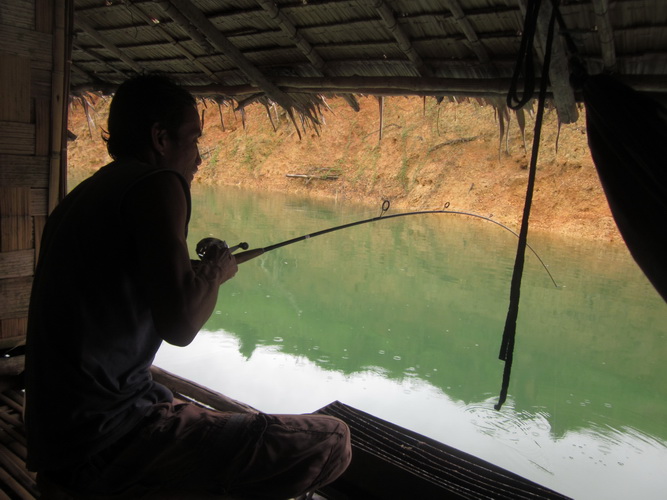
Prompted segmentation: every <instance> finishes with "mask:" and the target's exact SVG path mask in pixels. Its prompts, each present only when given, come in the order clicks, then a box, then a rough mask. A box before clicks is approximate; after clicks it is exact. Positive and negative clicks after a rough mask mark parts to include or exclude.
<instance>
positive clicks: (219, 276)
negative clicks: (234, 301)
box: [193, 246, 239, 285]
mask: <svg viewBox="0 0 667 500" xmlns="http://www.w3.org/2000/svg"><path fill="white" fill-rule="evenodd" d="M193 262H196V261H193ZM193 269H194V270H195V273H197V274H199V275H200V276H201V277H203V278H204V279H208V280H215V282H216V283H218V285H222V284H223V283H224V282H225V281H228V280H230V279H232V278H233V277H234V275H236V273H237V272H238V270H239V268H238V265H237V263H236V259H235V258H234V256H233V255H232V253H231V251H230V250H229V248H222V247H218V246H211V247H209V248H208V250H207V251H206V256H205V257H204V259H203V260H201V261H200V264H199V265H198V266H197V267H195V266H194V265H193Z"/></svg>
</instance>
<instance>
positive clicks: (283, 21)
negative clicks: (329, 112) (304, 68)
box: [257, 0, 360, 111]
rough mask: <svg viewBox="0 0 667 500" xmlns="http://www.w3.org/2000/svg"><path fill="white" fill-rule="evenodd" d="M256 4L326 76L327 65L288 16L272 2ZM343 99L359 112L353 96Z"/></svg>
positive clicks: (318, 70) (268, 0)
mask: <svg viewBox="0 0 667 500" xmlns="http://www.w3.org/2000/svg"><path fill="white" fill-rule="evenodd" d="M257 3H259V5H260V6H261V7H262V8H263V9H264V10H265V11H266V12H267V14H268V15H269V17H270V18H271V20H272V21H273V22H274V23H275V24H277V25H278V27H280V29H281V30H282V31H283V33H285V34H286V35H287V37H288V38H289V39H290V40H291V41H292V43H294V45H296V47H297V48H298V49H299V50H300V51H301V52H302V53H303V55H304V56H306V58H307V59H308V60H309V61H310V63H311V64H312V65H313V67H314V68H315V69H316V70H317V72H318V73H319V74H320V75H322V76H328V75H329V72H328V70H327V63H326V62H325V60H324V59H322V57H321V56H320V55H319V54H318V52H317V50H315V47H313V46H312V45H311V44H310V42H309V41H308V40H306V39H305V38H304V37H303V36H302V35H301V34H300V33H299V31H298V29H297V28H296V26H294V24H293V23H292V20H291V19H290V18H289V16H287V15H285V13H283V12H282V11H281V10H280V9H278V6H277V5H276V4H275V3H274V2H273V0H257ZM342 97H343V99H345V100H346V101H347V103H348V104H349V105H350V106H351V107H352V109H354V110H355V111H359V109H360V108H359V103H358V102H357V100H356V98H355V97H354V96H353V95H343V96H342Z"/></svg>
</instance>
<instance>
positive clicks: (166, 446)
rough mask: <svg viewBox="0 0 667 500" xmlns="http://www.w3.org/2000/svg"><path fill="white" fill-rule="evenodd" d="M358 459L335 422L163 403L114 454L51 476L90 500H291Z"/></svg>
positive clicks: (344, 430)
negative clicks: (98, 498)
mask: <svg viewBox="0 0 667 500" xmlns="http://www.w3.org/2000/svg"><path fill="white" fill-rule="evenodd" d="M350 459H351V447H350V434H349V429H348V427H347V425H346V424H345V423H344V422H342V421H341V420H339V419H336V418H334V417H329V416H324V415H267V414H263V413H257V414H254V413H225V412H219V411H215V410H209V409H206V408H201V407H199V406H197V405H194V404H190V403H182V404H170V403H163V404H159V405H156V406H155V407H154V408H153V409H152V411H151V412H150V413H149V414H148V415H147V416H146V418H145V419H144V420H143V421H142V422H141V423H140V425H139V426H138V427H137V428H135V429H134V430H133V431H132V432H130V433H129V434H128V435H127V436H126V437H124V438H122V439H121V440H119V441H118V442H117V443H116V444H114V445H112V446H111V447H110V448H109V449H107V450H104V451H102V452H101V453H99V454H97V455H95V456H94V457H92V458H91V459H90V460H89V461H87V462H86V463H85V464H84V465H82V466H80V467H78V468H77V469H76V470H75V471H69V472H68V473H67V474H65V475H63V476H61V477H60V478H59V477H58V474H51V475H50V478H51V479H52V480H55V481H58V480H59V479H61V480H62V479H63V478H67V479H66V480H65V482H68V483H70V484H69V486H70V488H71V489H75V490H78V491H81V492H83V493H87V494H96V493H97V494H100V493H107V494H109V493H127V492H132V493H141V492H149V491H155V490H179V491H184V490H185V491H193V492H195V491H200V492H210V493H223V494H229V495H233V496H239V497H242V498H267V499H268V498H275V499H281V498H283V499H284V498H291V497H294V496H298V495H300V494H303V493H305V492H307V491H313V490H315V489H317V488H320V487H322V486H324V485H325V484H328V483H330V482H332V481H333V480H335V479H336V478H337V477H338V476H339V475H340V474H342V473H343V471H344V470H345V469H346V468H347V466H348V464H349V462H350ZM72 472H73V474H72ZM61 482H63V481H61Z"/></svg>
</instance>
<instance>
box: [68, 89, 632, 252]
mask: <svg viewBox="0 0 667 500" xmlns="http://www.w3.org/2000/svg"><path fill="white" fill-rule="evenodd" d="M328 104H329V107H330V109H328V110H325V111H324V112H323V117H324V122H325V123H323V125H322V127H321V129H320V131H319V134H318V133H317V132H316V131H315V130H314V129H312V128H308V129H307V130H306V131H305V133H302V135H303V137H302V139H301V140H299V138H298V136H297V134H296V132H295V129H294V126H293V125H292V124H291V123H290V122H289V121H288V120H287V118H286V117H285V116H284V115H280V114H279V113H276V112H277V110H272V113H275V114H274V115H273V117H274V122H275V123H276V127H277V130H275V131H274V129H273V127H272V124H271V121H270V120H269V119H268V117H267V111H266V109H265V108H264V107H263V106H260V105H252V106H250V107H249V108H248V109H247V110H246V112H245V117H242V116H241V113H239V112H234V111H233V109H232V108H231V107H223V108H222V109H221V110H220V111H219V109H218V106H217V105H216V104H214V103H210V102H207V103H204V104H202V105H201V106H200V107H201V109H202V111H203V116H204V136H203V137H202V141H201V152H202V157H203V159H204V161H203V163H202V165H201V167H200V171H199V173H198V175H197V178H196V180H195V182H200V183H208V184H218V185H236V186H242V187H246V188H251V189H256V190H275V191H282V192H290V193H298V194H308V195H312V196H318V197H328V198H335V199H337V200H338V201H345V200H350V201H355V202H363V203H367V204H369V205H377V206H378V207H379V206H380V204H381V203H382V200H383V199H389V200H391V203H392V208H393V209H401V210H418V209H439V208H442V207H443V206H444V205H445V204H446V203H449V209H451V210H461V211H467V212H474V213H477V214H480V215H484V216H492V217H493V218H494V219H495V220H497V221H499V222H501V223H503V224H506V225H509V226H510V227H514V228H518V227H519V224H520V218H521V213H522V210H523V199H524V196H525V190H526V181H527V176H528V170H527V167H528V163H529V161H530V149H531V147H532V135H533V130H532V128H533V119H532V118H529V119H528V124H527V127H526V137H525V140H526V150H524V146H523V139H522V137H521V134H520V131H519V127H518V126H517V122H516V120H515V119H513V120H512V122H511V123H510V128H509V139H508V141H507V143H505V142H504V141H503V144H502V147H499V127H498V122H497V120H496V118H495V113H494V109H493V107H491V106H480V105H479V104H477V103H449V102H448V103H446V102H443V103H441V104H440V105H438V104H437V103H436V102H435V100H434V99H427V100H426V102H424V100H422V99H421V98H398V97H396V98H389V99H386V101H385V106H384V123H383V137H382V141H379V140H378V138H379V134H378V131H379V127H380V114H379V106H378V101H377V99H375V98H370V97H367V98H361V99H360V104H361V111H360V112H358V113H356V112H354V111H353V110H352V109H351V108H350V107H349V106H348V105H347V103H345V102H344V101H343V100H342V99H331V100H329V102H328ZM95 108H96V109H95V112H94V113H92V114H91V116H92V117H93V118H94V123H90V124H89V123H88V122H87V120H86V118H85V113H84V112H83V108H82V106H81V105H80V104H77V103H74V104H73V106H72V108H71V110H70V125H69V127H70V130H71V131H72V132H74V133H75V134H76V135H77V136H78V138H77V139H76V140H75V141H72V142H70V144H69V165H70V171H71V173H72V176H73V177H74V178H81V177H83V176H85V175H87V174H88V173H90V172H91V171H92V170H94V169H96V168H98V167H99V166H101V165H103V164H104V163H106V162H108V161H109V158H108V156H107V155H106V150H105V147H104V143H103V141H102V140H101V139H100V134H101V127H103V126H104V125H105V123H106V103H104V102H102V101H99V102H97V103H96V106H95ZM221 118H222V120H221ZM244 118H245V120H244ZM244 121H245V127H244V124H243V122H244ZM223 125H224V129H223ZM89 127H90V130H92V131H93V132H92V138H91V134H90V133H89ZM557 135H558V124H557V119H556V114H555V112H554V111H548V112H547V114H546V116H545V124H544V126H543V131H542V143H541V147H540V154H539V162H538V173H537V184H536V190H535V196H534V201H533V210H532V213H531V219H530V223H531V230H532V231H540V232H542V231H544V232H551V233H558V234H564V235H572V236H579V237H582V238H591V239H598V240H606V241H611V242H620V241H622V240H621V238H620V236H619V234H618V232H617V229H616V226H615V224H614V222H613V219H612V217H611V213H610V211H609V208H608V205H607V202H606V199H605V197H604V193H603V191H602V188H601V186H600V183H599V180H598V177H597V173H596V171H595V167H594V165H593V162H592V160H591V158H590V153H589V150H588V145H587V139H586V131H585V124H584V117H583V116H582V117H580V119H579V121H578V122H577V123H575V124H571V125H563V126H562V127H561V130H560V136H559V138H558V143H557V142H556V137H557ZM557 144H558V147H556V145H557ZM323 173H324V174H328V175H330V176H334V177H337V178H336V179H335V180H318V179H311V180H307V179H302V178H290V177H287V174H307V175H308V174H323Z"/></svg>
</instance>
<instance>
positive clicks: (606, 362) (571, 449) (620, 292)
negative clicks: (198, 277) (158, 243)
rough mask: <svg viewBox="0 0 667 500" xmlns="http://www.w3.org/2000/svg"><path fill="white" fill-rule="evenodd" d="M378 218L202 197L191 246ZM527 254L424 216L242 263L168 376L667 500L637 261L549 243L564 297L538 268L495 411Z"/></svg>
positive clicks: (665, 414) (663, 423)
mask: <svg viewBox="0 0 667 500" xmlns="http://www.w3.org/2000/svg"><path fill="white" fill-rule="evenodd" d="M450 209H455V207H450ZM392 212H393V211H390V212H388V214H390V213H392ZM378 215H380V206H379V205H378V207H377V210H369V208H368V207H363V206H358V205H353V206H350V205H349V204H347V203H340V202H339V203H335V202H324V201H314V200H309V199H303V198H294V197H290V196H286V195H276V194H264V193H263V194H258V193H251V192H247V191H242V190H239V189H235V188H201V187H196V188H195V189H194V192H193V218H192V221H191V224H190V234H189V243H190V246H191V249H192V253H193V255H194V246H195V245H196V243H197V241H199V239H201V238H203V237H207V236H215V237H218V238H221V239H225V240H226V241H227V242H228V243H229V244H230V245H233V244H237V243H239V242H241V241H246V242H248V243H249V244H250V247H251V248H256V247H266V246H269V245H271V244H274V243H278V242H281V241H283V240H287V239H290V238H293V237H297V236H300V235H303V234H308V233H312V232H315V231H318V230H320V229H324V228H327V227H330V226H335V225H339V224H344V223H348V222H352V221H355V220H359V219H364V218H369V217H375V216H378ZM483 215H488V214H483ZM513 229H515V230H516V229H517V228H513ZM516 244H517V238H516V237H515V236H514V235H513V234H511V233H510V232H508V231H506V230H504V229H503V228H501V227H499V226H497V225H495V224H492V223H489V222H487V221H484V220H479V219H475V218H472V217H466V216H461V215H418V216H410V217H399V218H395V219H388V220H384V221H379V222H374V223H371V224H364V225H360V226H356V227H353V228H350V229H345V230H342V231H338V232H334V233H330V234H327V235H323V236H319V237H317V238H312V239H308V240H306V241H303V242H299V243H295V244H293V245H289V246H285V247H283V248H280V249H277V250H274V251H271V252H268V253H266V254H264V255H263V256H261V257H259V258H257V259H255V260H252V261H249V262H247V263H245V264H242V265H241V266H240V269H239V273H238V274H237V275H236V277H235V278H234V279H233V280H231V281H230V282H228V283H226V284H225V285H224V286H223V287H222V288H221V289H220V294H219V300H218V304H217V308H216V311H215V313H214V314H213V316H212V317H211V319H210V320H209V322H208V323H207V324H206V325H205V327H204V329H203V331H202V332H201V333H200V335H199V336H198V337H197V339H196V340H195V341H194V342H193V343H192V344H191V345H190V346H188V347H186V348H177V347H173V346H169V345H165V346H164V347H163V348H161V350H160V351H159V353H158V356H157V358H156V364H157V365H158V366H161V367H163V368H165V369H167V370H169V371H172V372H175V373H178V374H180V375H182V376H184V377H186V378H189V379H191V380H194V381H196V382H198V383H200V384H203V385H206V386H208V387H210V388H212V389H214V390H217V391H219V392H222V393H224V394H226V395H228V396H230V397H232V398H235V399H238V400H241V401H244V402H246V403H248V404H250V405H252V406H254V407H255V408H257V409H260V410H262V411H265V412H270V413H305V412H312V411H315V410H317V409H319V408H321V407H323V406H326V405H327V404H329V403H331V402H332V401H335V400H339V401H341V402H343V403H346V404H348V405H351V406H354V407H356V408H358V409H360V410H363V411H366V412H368V413H372V414H374V415H376V416H378V417H380V418H382V419H385V420H389V421H391V422H394V423H396V424H398V425H401V426H403V427H406V428H409V429H411V430H414V431H416V432H419V433H421V434H423V435H426V436H429V437H431V438H433V439H436V440H438V441H441V442H443V443H446V444H448V445H450V446H453V447H455V448H458V449H461V450H463V451H465V452H468V453H471V454H473V455H476V456H478V457H480V458H482V459H485V460H488V461H490V462H492V463H495V464H497V465H499V466H501V467H504V468H506V469H508V470H511V471H513V472H516V473H518V474H520V475H522V476H524V477H526V478H529V479H531V480H533V481H536V482H538V483H540V484H542V485H544V486H547V487H550V488H552V489H555V490H557V491H559V492H561V493H563V494H566V495H569V496H572V497H574V498H577V499H605V500H610V499H624V500H625V499H628V498H641V499H663V498H665V495H667V493H666V492H667V474H665V471H666V470H667V362H665V361H666V357H667V356H666V355H667V305H666V304H665V303H664V302H663V301H662V299H661V298H660V297H659V295H658V294H657V293H656V292H655V290H654V289H653V288H652V287H651V285H650V284H649V282H648V281H647V279H646V278H645V277H644V276H643V274H642V273H641V271H640V270H639V268H638V267H637V265H636V264H635V263H634V261H633V260H632V259H631V257H630V255H629V253H628V251H627V250H626V249H625V247H623V246H619V245H615V246H614V245H609V244H607V243H597V242H594V243H591V242H588V241H581V240H574V239H567V238H562V237H540V238H531V239H530V240H529V244H530V245H531V246H532V248H533V249H534V250H535V251H536V252H537V253H538V254H539V256H540V258H541V259H542V260H543V261H544V263H545V264H546V265H547V266H548V269H549V272H550V273H551V274H552V275H553V278H554V280H555V281H556V283H557V285H558V286H557V287H556V286H554V283H553V282H552V280H551V278H550V277H549V274H548V273H547V272H546V271H545V269H544V268H543V267H542V265H541V263H540V261H539V260H538V259H537V258H536V257H535V256H534V255H533V254H531V253H528V254H527V258H526V268H525V274H524V278H523V285H522V291H521V303H520V309H519V317H518V322H517V338H516V347H515V354H514V366H513V370H512V378H511V382H510V386H509V397H508V400H507V402H506V403H505V405H504V406H503V407H502V409H501V410H500V411H496V410H494V408H493V405H494V404H495V403H496V402H497V400H498V392H499V390H500V385H501V378H502V371H503V364H502V362H501V361H499V359H498V351H499V347H500V340H501V337H502V332H503V326H504V322H505V316H506V314H507V307H508V297H509V284H510V278H511V274H512V267H513V263H514V253H515V249H516Z"/></svg>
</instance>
